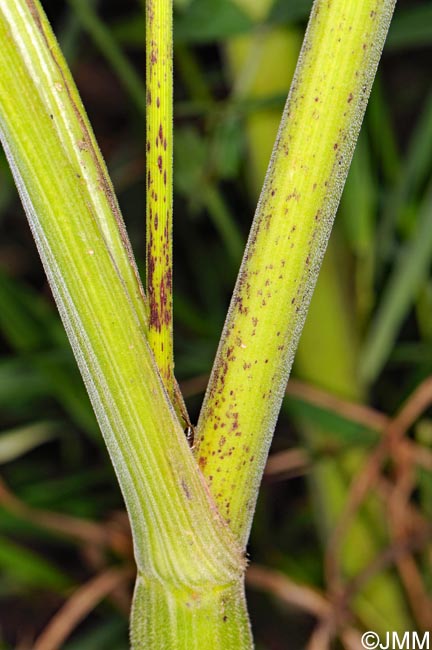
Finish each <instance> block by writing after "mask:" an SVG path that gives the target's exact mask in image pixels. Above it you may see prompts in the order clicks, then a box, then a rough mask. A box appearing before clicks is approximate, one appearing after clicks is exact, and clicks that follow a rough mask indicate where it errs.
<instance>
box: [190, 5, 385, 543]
mask: <svg viewBox="0 0 432 650" xmlns="http://www.w3.org/2000/svg"><path fill="white" fill-rule="evenodd" d="M393 8H394V1H393V0H385V1H382V0H380V1H378V0H367V1H365V2H362V3H358V2H357V0H349V1H347V0H333V1H332V2H324V1H322V0H317V2H315V5H314V9H313V12H312V16H311V20H310V23H309V28H308V31H307V34H306V37H305V42H304V45H303V49H302V53H301V56H300V61H299V65H298V68H297V71H296V76H295V79H294V82H293V86H292V90H291V93H290V96H289V99H288V102H287V106H286V108H285V113H284V117H283V120H282V125H281V129H280V132H279V136H278V140H277V143H276V146H275V150H274V152H273V158H272V161H271V164H270V168H269V171H268V174H267V178H266V182H265V185H264V190H263V193H262V196H261V200H260V203H259V206H258V209H257V213H256V216H255V221H254V224H253V227H252V231H251V235H250V238H249V243H248V246H247V249H246V253H245V257H244V260H243V264H242V267H241V270H240V274H239V278H238V281H237V285H236V289H235V292H234V296H233V300H232V302H231V307H230V310H229V314H228V317H227V321H226V324H225V328H224V332H223V336H222V340H221V344H220V347H219V350H218V354H217V358H216V362H215V366H214V369H213V373H212V377H211V379H210V384H209V388H208V391H207V394H206V398H205V401H204V405H203V409H202V413H201V417H200V421H199V424H198V431H197V443H196V449H195V454H196V457H197V459H198V461H199V465H200V467H201V469H202V471H203V473H204V474H205V476H206V477H207V480H208V482H209V486H210V489H211V492H212V494H213V495H214V498H215V500H216V502H217V503H218V505H219V509H220V512H221V514H222V515H223V516H224V517H225V518H226V520H227V521H228V522H229V523H230V526H231V529H232V530H233V532H234V533H235V534H236V535H237V536H238V538H239V540H240V541H241V543H244V542H245V541H246V540H247V537H248V534H249V529H250V525H251V521H252V516H253V512H254V509H255V502H256V496H257V490H258V486H259V482H260V480H261V475H262V471H263V468H264V463H265V460H266V457H267V453H268V448H269V445H270V442H271V436H272V433H273V430H274V426H275V423H276V419H277V416H278V413H279V409H280V404H281V400H282V397H283V393H284V390H285V386H286V382H287V379H288V375H289V371H290V369H291V365H292V360H293V357H294V352H295V349H296V346H297V342H298V338H299V335H300V332H301V329H302V326H303V323H304V319H305V315H306V311H307V307H308V304H309V301H310V298H311V295H312V291H313V288H314V285H315V282H316V278H317V275H318V272H319V268H320V264H321V260H322V257H323V254H324V250H325V247H326V244H327V240H328V236H329V233H330V229H331V225H332V222H333V218H334V215H335V212H336V209H337V206H338V203H339V199H340V195H341V192H342V188H343V185H344V182H345V179H346V175H347V172H348V167H349V163H350V161H351V157H352V152H353V148H354V145H355V142H356V139H357V136H358V132H359V128H360V124H361V121H362V118H363V114H364V110H365V107H366V102H367V98H368V96H369V92H370V88H371V85H372V81H373V78H374V75H375V71H376V67H377V64H378V60H379V57H380V55H381V51H382V47H383V44H384V40H385V36H386V33H387V30H388V26H389V23H390V19H391V15H392V11H393Z"/></svg>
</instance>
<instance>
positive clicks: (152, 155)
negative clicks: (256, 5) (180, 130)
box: [146, 0, 174, 399]
mask: <svg viewBox="0 0 432 650" xmlns="http://www.w3.org/2000/svg"><path fill="white" fill-rule="evenodd" d="M172 65H173V44H172V0H148V1H147V4H146V83H147V143H146V150H147V219H146V223H147V295H148V299H149V308H150V321H149V334H148V340H149V344H150V347H151V349H152V350H153V354H154V356H155V359H156V363H157V365H158V368H159V371H160V373H161V376H162V379H163V382H164V384H165V387H166V389H167V391H168V395H169V396H170V397H171V399H174V358H173V316H172V205H173V189H172V188H173V179H172V172H173V163H172V160H173V138H172V132H173V69H172Z"/></svg>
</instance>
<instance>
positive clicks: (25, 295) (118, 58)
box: [0, 0, 432, 650]
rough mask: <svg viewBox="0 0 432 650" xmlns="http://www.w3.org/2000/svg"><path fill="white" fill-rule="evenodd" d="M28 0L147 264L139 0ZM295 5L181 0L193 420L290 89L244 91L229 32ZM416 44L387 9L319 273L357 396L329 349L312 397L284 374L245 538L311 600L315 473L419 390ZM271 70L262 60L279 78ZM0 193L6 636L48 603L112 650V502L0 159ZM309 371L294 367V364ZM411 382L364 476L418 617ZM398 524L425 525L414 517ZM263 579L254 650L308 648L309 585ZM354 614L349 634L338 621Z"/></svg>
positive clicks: (424, 215)
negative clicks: (258, 174) (263, 128)
mask: <svg viewBox="0 0 432 650" xmlns="http://www.w3.org/2000/svg"><path fill="white" fill-rule="evenodd" d="M43 5H44V8H45V10H46V12H47V14H48V17H49V18H50V20H51V21H52V22H53V24H54V28H55V30H56V33H57V34H58V37H59V40H60V42H61V45H62V48H63V51H64V52H65V54H66V57H67V59H68V61H69V64H70V65H71V68H72V72H73V74H74V77H75V79H76V81H77V84H78V87H79V89H80V92H81V94H82V97H83V100H84V104H85V105H86V108H87V110H88V112H89V116H90V119H91V122H92V124H93V126H94V129H95V132H96V136H97V139H98V141H99V144H100V146H101V149H102V151H103V153H104V155H105V157H106V160H107V163H108V166H109V169H110V172H111V174H112V178H113V181H114V185H115V187H116V190H117V193H118V196H119V200H120V204H121V207H122V210H123V214H124V216H125V220H126V224H127V227H128V230H129V233H130V236H131V239H132V242H133V246H134V250H135V253H136V256H137V258H138V264H139V265H140V267H141V268H143V260H144V237H145V223H144V211H145V210H144V206H145V198H144V187H145V182H144V177H145V151H144V142H145V122H144V118H145V92H144V72H143V69H144V18H143V6H142V5H143V3H141V5H140V4H139V3H138V2H136V1H135V2H133V1H132V0H128V2H123V3H121V8H120V7H119V6H118V3H114V2H109V1H108V0H105V1H104V2H99V3H98V2H96V1H95V0H92V1H89V0H69V2H65V3H56V2H50V1H48V0H46V1H45V2H43ZM310 5H311V3H310V2H308V0H291V1H290V2H285V1H279V0H275V2H274V3H273V6H272V7H271V9H270V12H269V15H268V18H267V19H266V25H263V24H258V23H257V22H256V21H255V20H253V19H252V18H251V17H250V15H249V14H248V13H247V12H246V11H245V10H243V9H242V8H241V3H240V2H239V3H238V4H233V3H232V2H231V0H219V1H218V3H214V1H213V0H191V1H188V0H182V1H180V0H179V2H178V3H177V10H176V16H175V48H176V49H175V56H176V66H177V72H176V80H175V83H176V85H175V96H176V104H175V115H176V118H175V137H176V141H175V184H176V194H175V209H174V214H175V225H174V228H175V232H174V241H175V250H174V255H175V286H174V291H175V295H174V309H175V346H176V375H177V378H178V379H179V380H180V381H181V382H184V388H185V392H186V394H187V395H189V398H188V404H189V408H190V412H191V414H192V415H193V416H194V418H196V417H197V414H198V409H199V406H200V403H201V399H202V390H203V387H204V385H205V381H203V379H202V377H203V376H205V375H207V374H208V372H209V371H210V368H211V364H212V361H213V357H214V353H215V350H216V346H217V343H218V338H219V335H220V332H221V328H222V325H223V319H224V316H225V312H226V309H227V306H228V302H229V297H230V292H231V291H232V288H233V283H234V280H235V276H236V272H237V268H238V263H239V258H240V256H241V252H242V246H243V243H244V241H245V238H246V235H247V232H248V229H249V225H250V223H251V219H252V214H253V210H254V205H255V200H256V197H255V194H256V193H257V191H258V190H257V189H256V190H255V192H253V191H252V190H251V189H250V169H249V167H248V164H249V150H248V141H247V137H248V136H247V131H246V130H245V128H244V127H245V124H247V120H248V119H249V118H250V117H251V116H254V115H257V114H259V113H260V112H262V111H268V110H279V111H282V106H283V103H284V100H285V97H284V94H283V93H279V94H274V93H272V94H271V95H264V96H260V97H255V98H252V99H251V98H249V99H248V98H247V96H245V95H244V94H242V93H241V92H239V89H238V85H237V86H236V84H233V82H232V78H233V77H232V69H231V68H230V65H229V60H228V57H227V46H228V43H230V42H232V39H233V37H235V36H237V35H239V34H243V35H250V34H252V33H255V32H256V30H259V29H264V28H266V29H272V28H276V27H282V26H287V25H288V26H289V27H290V29H295V30H298V34H299V35H300V34H301V32H302V30H304V27H305V22H306V19H307V16H308V12H309V9H310ZM431 46H432V7H431V6H430V4H429V3H428V2H425V1H424V0H419V1H417V2H414V1H413V0H400V2H399V4H398V8H397V11H396V15H395V18H394V22H393V25H392V27H391V31H390V35H389V39H388V43H387V45H386V48H385V53H384V57H383V60H382V65H381V68H380V72H379V75H378V78H377V82H376V84H375V87H374V91H373V95H372V98H371V102H370V106H369V108H368V111H367V115H366V119H365V124H364V127H363V130H362V134H361V138H360V141H359V144H358V147H357V150H356V154H355V158H354V161H353V166H352V170H351V172H350V177H349V180H348V183H347V186H346V190H345V193H344V197H343V201H342V204H341V208H340V211H339V215H338V218H337V226H336V231H335V233H334V237H333V240H334V242H335V244H334V245H335V246H336V247H337V254H336V255H335V256H334V259H335V260H336V262H335V275H336V276H337V277H338V278H339V280H338V282H340V281H341V280H342V284H343V287H344V288H343V295H344V296H345V298H344V301H343V302H342V303H341V304H339V305H338V306H337V307H336V309H337V310H340V314H337V316H340V319H341V320H344V319H348V320H349V321H350V322H351V323H352V330H353V331H354V333H355V336H354V341H353V343H352V347H353V348H355V355H354V356H355V357H356V359H358V361H357V362H356V369H355V373H356V376H355V378H353V383H356V382H358V383H359V384H361V385H362V392H363V393H364V395H367V399H365V402H367V404H368V405H369V408H368V409H363V410H362V411H361V412H360V411H359V410H358V409H356V408H354V406H353V404H352V402H351V401H349V402H346V401H342V399H349V400H351V399H354V398H356V399H360V396H358V395H352V394H350V392H351V391H350V390H348V388H347V390H341V389H340V388H339V389H336V390H335V391H334V394H333V395H332V396H330V393H329V385H330V386H331V374H332V360H331V359H330V360H329V361H327V366H326V371H325V374H326V375H327V376H319V377H314V378H313V382H312V383H313V384H314V385H315V389H317V388H320V389H325V391H322V392H317V391H316V390H315V392H314V391H312V390H311V381H312V380H311V377H310V376H308V372H306V371H304V370H303V371H302V369H301V368H300V367H298V369H297V374H298V375H300V374H301V375H302V377H303V379H305V380H308V383H307V384H305V383H295V382H293V383H292V387H291V389H290V390H289V393H288V396H287V399H286V404H285V408H284V411H283V414H282V416H281V418H280V422H279V425H278V428H277V433H276V436H275V440H274V443H273V447H272V453H273V454H277V452H282V451H284V450H292V451H291V454H288V455H285V456H278V457H276V456H274V458H273V461H272V463H273V464H270V465H269V468H268V473H267V475H266V477H265V480H264V484H263V487H262V493H261V497H260V501H259V505H258V510H257V515H256V520H255V525H254V529H253V533H252V538H251V543H250V549H249V553H250V558H251V561H252V562H253V563H258V564H259V565H263V566H265V567H267V568H268V569H272V570H278V571H279V572H281V573H283V574H284V575H285V576H286V577H287V578H289V579H291V580H294V581H295V582H296V584H301V585H304V586H308V587H312V588H314V590H315V591H314V592H313V593H314V594H315V595H316V593H317V591H319V592H320V593H321V596H322V598H323V602H328V601H327V600H326V601H325V600H324V599H325V595H326V594H327V598H329V597H330V593H329V583H328V574H327V573H326V570H325V557H326V554H325V549H324V546H323V532H322V531H323V522H322V521H321V520H320V519H322V516H321V515H322V513H320V511H319V509H317V507H316V499H314V490H313V481H310V480H309V476H310V475H311V474H313V470H314V468H316V467H318V468H319V467H320V466H322V464H323V463H325V462H326V460H328V458H331V459H335V458H336V459H337V458H338V455H341V454H343V453H345V452H346V450H347V449H348V450H350V449H364V450H366V451H367V452H368V453H369V454H370V455H372V454H373V453H374V450H376V448H377V441H378V439H379V433H377V431H378V430H379V429H380V428H382V427H383V426H387V425H388V422H387V421H386V420H385V418H384V419H381V420H380V421H379V422H378V419H377V418H379V417H381V418H383V416H382V415H380V413H381V414H387V415H389V416H393V415H394V413H395V412H397V410H398V409H399V408H400V406H401V404H402V403H404V401H406V400H407V399H409V398H410V396H413V395H414V398H413V399H414V401H412V402H411V403H414V406H415V405H416V404H417V402H416V401H415V400H416V399H417V397H416V395H418V393H415V392H414V391H415V389H416V388H417V387H418V386H419V385H421V383H422V382H423V381H424V380H425V379H427V377H428V376H429V375H431V372H432V327H431V318H430V314H431V310H432V282H431V274H430V263H431V255H432V210H431V207H432V193H431V192H432V187H431V185H430V169H431V162H432V95H431V94H430V92H431V88H430V83H429V79H430V68H431V64H432V49H431ZM281 65H283V61H274V66H275V68H276V69H278V68H279V67H280V66H281ZM281 70H282V74H283V67H282V68H281ZM0 188H1V190H0V231H1V235H0V431H1V433H0V464H1V477H2V479H1V481H2V482H1V483H0V505H1V508H0V567H1V570H0V623H1V632H0V635H1V636H0V648H17V649H18V648H21V650H24V649H26V648H36V649H37V650H48V649H49V648H50V647H52V648H55V647H57V646H56V645H55V643H54V645H52V644H53V641H52V639H53V638H54V637H53V636H51V637H50V636H49V634H53V632H52V630H53V627H51V628H46V625H47V624H48V622H49V621H50V620H51V619H52V616H53V615H54V614H55V612H58V611H62V612H63V614H62V616H63V617H62V618H61V619H60V623H61V624H64V625H65V626H66V628H65V629H66V632H64V631H63V633H62V634H63V636H60V637H57V638H64V644H63V642H62V645H61V647H64V648H65V649H66V650H73V649H75V648H76V649H78V648H79V649H80V650H86V649H87V648H88V649H90V648H91V649H92V650H97V649H99V648H100V649H101V650H102V649H103V648H106V647H107V644H109V647H110V649H111V650H125V649H126V648H127V647H128V642H127V613H128V607H129V598H130V590H131V585H132V580H131V574H132V572H133V569H132V566H133V565H132V556H131V549H130V539H129V533H128V525H127V520H126V517H125V514H124V512H123V506H122V501H121V497H120V494H119V490H118V487H117V484H116V481H115V477H114V474H113V471H112V468H111V465H110V463H109V459H108V456H107V454H106V451H105V449H104V445H103V441H102V438H101V437H100V434H99V432H98V429H97V426H96V422H95V419H94V416H93V414H92V412H91V409H90V405H89V402H88V399H87V396H86V394H85V391H84V388H83V386H82V382H81V379H80V377H79V374H78V371H77V369H76V368H75V362H74V360H73V358H72V354H71V352H70V350H69V347H68V344H67V341H66V337H65V335H64V333H63V331H62V328H61V325H60V323H59V319H58V316H57V314H56V311H55V308H54V305H53V301H52V298H51V295H50V292H49V289H48V287H47V284H46V280H45V277H44V275H43V272H42V268H41V265H40V262H39V259H38V257H37V253H36V250H35V247H34V244H33V242H32V239H31V235H30V232H29V230H28V226H27V223H26V220H25V219H24V215H23V212H22V208H21V206H20V204H19V202H18V199H17V196H16V191H15V189H14V186H13V183H12V180H11V177H10V175H9V171H8V169H7V165H6V162H5V159H4V156H3V155H1V158H0ZM320 309H321V314H322V318H323V320H324V319H325V314H326V313H327V312H328V311H329V310H332V309H333V310H334V309H335V307H334V304H333V303H332V301H331V297H330V298H329V297H327V298H324V299H323V302H321V306H320ZM311 327H312V332H311V330H309V332H308V337H311V338H310V339H308V340H310V341H311V344H310V346H308V348H309V350H310V354H311V355H316V354H317V352H316V351H317V350H319V348H320V340H321V336H322V332H321V331H320V327H318V328H317V327H316V326H313V325H312V326H311ZM305 354H307V350H306V352H302V357H303V356H304V355H305ZM353 354H354V353H353ZM299 365H300V364H299ZM336 365H337V364H336ZM308 367H309V366H308V362H307V360H306V362H303V363H302V368H303V369H304V368H308ZM309 374H310V373H309ZM424 386H426V388H425V391H424V393H425V395H426V398H425V399H424V400H423V402H421V405H423V406H422V408H421V409H418V412H416V416H415V417H414V418H413V422H412V423H411V422H410V423H409V424H410V427H409V429H408V431H407V432H406V435H405V437H404V443H406V444H404V445H399V447H397V450H396V451H395V452H394V453H393V455H392V456H391V457H390V458H388V459H386V462H385V463H384V464H383V469H382V472H381V475H380V481H381V483H380V485H381V488H380V490H378V487H377V485H378V484H377V482H376V481H375V483H374V485H373V487H374V489H375V488H376V489H377V491H378V492H379V498H380V499H383V498H384V499H387V500H388V502H391V496H392V494H396V495H399V502H402V501H403V500H404V499H405V501H406V502H407V504H408V505H409V509H410V510H409V516H408V515H407V512H408V511H407V510H406V509H405V510H404V517H403V518H402V523H401V522H400V521H399V520H398V525H397V526H395V525H393V524H394V521H393V520H391V521H390V520H389V522H388V525H387V523H386V525H385V527H384V528H385V532H384V537H383V540H382V549H383V552H384V553H385V549H387V551H388V553H387V555H389V558H390V559H388V560H385V558H384V559H383V556H379V557H378V564H377V566H376V567H375V568H374V571H375V572H376V571H378V572H379V571H381V570H382V569H383V568H384V567H385V566H387V565H388V564H390V565H391V566H392V567H394V573H395V576H396V579H397V581H398V582H400V584H401V587H402V590H403V591H404V594H405V597H406V602H407V609H408V610H410V609H411V610H412V609H415V608H413V602H414V601H415V602H418V603H419V607H420V609H422V611H423V610H424V611H426V610H427V608H428V606H429V610H430V604H431V603H430V598H431V597H430V591H431V583H432V569H431V564H430V547H429V548H428V541H429V539H430V528H429V526H428V525H427V523H425V522H427V520H428V518H429V517H430V514H431V509H432V505H431V504H432V501H431V494H432V481H431V473H430V472H431V469H432V461H431V458H432V454H431V445H432V423H431V422H430V420H429V419H428V413H427V410H425V408H426V406H427V403H428V397H427V396H428V390H429V392H430V389H429V388H428V384H425V385H424ZM371 407H373V409H375V410H372V408H371ZM379 412H380V413H379ZM374 418H375V419H374ZM386 423H387V424H386ZM411 424H414V425H415V426H411ZM316 427H318V428H319V429H320V430H321V431H322V432H323V433H324V435H323V438H322V441H321V442H320V444H319V445H316V444H314V445H312V444H311V441H310V438H308V437H307V436H306V438H305V437H304V435H302V433H301V432H302V431H303V430H304V429H305V428H306V429H307V428H309V429H310V428H316ZM396 452H397V453H396ZM413 459H414V460H413ZM278 463H279V464H278ZM407 475H408V478H407ZM349 480H351V478H350V477H348V478H347V485H348V484H349ZM407 483H408V487H407ZM383 485H384V488H383V487H382V486H383ZM385 485H387V487H388V486H389V485H390V487H391V490H393V491H396V492H392V493H391V494H390V496H389V493H388V492H387V493H386V492H385ZM398 490H399V492H398ZM347 492H348V489H347ZM383 495H384V496H383ZM411 515H412V516H411ZM414 519H415V521H419V522H421V523H422V526H420V524H419V528H418V529H417V528H416V527H415V526H414V524H413V521H414ZM392 521H393V524H392ZM423 524H424V525H423ZM324 527H325V526H324ZM419 530H420V532H421V534H420V533H419ZM339 532H340V531H339ZM342 532H343V531H342ZM402 533H403V536H402ZM341 534H342V533H341ZM401 540H402V541H401ZM179 543H181V542H179ZM398 543H399V544H400V547H399V551H398V550H397V549H398V547H397V544H398ZM403 545H405V546H403ZM402 547H403V548H405V547H407V550H406V551H404V553H405V554H403V553H402V551H401V548H402ZM395 549H396V550H395ZM402 550H403V549H402ZM354 551H355V552H356V553H361V548H360V549H359V548H356V549H354ZM398 552H399V555H398ZM401 553H402V557H403V558H405V559H404V561H403V562H402V565H403V566H402V567H401V562H400V556H401ZM327 556H328V553H327ZM380 558H381V559H380ZM398 558H399V559H398ZM407 558H408V559H409V560H410V561H411V564H410V565H409V567H410V568H409V567H408V569H407V566H408V565H407V562H406V560H407ZM394 565H395V566H394ZM254 576H255V577H254ZM258 583H259V584H258ZM278 584H279V583H278V582H277V580H275V575H274V574H272V573H267V574H264V578H263V576H262V575H261V577H260V574H259V572H255V573H253V572H251V578H250V592H249V595H248V599H249V604H250V610H251V616H252V621H253V626H254V633H255V638H256V640H257V643H258V647H261V648H266V649H267V650H273V649H275V650H276V649H279V648H281V649H282V648H286V647H288V640H289V642H290V646H289V647H290V648H292V650H296V648H303V647H305V645H306V643H307V639H309V638H310V635H311V632H312V630H313V629H314V627H315V624H316V619H317V617H318V618H319V616H318V615H317V611H315V612H314V610H313V606H312V605H311V598H312V596H311V593H312V592H309V591H306V592H305V594H306V595H305V596H304V597H305V598H306V602H307V603H309V605H310V606H309V607H308V606H306V607H305V606H304V604H303V605H302V602H303V601H304V598H303V600H302V597H301V596H300V595H297V596H296V595H295V593H294V592H293V591H291V592H289V590H288V587H289V585H290V584H291V583H288V582H286V583H283V588H282V587H281V588H279V589H278ZM258 586H259V588H258V589H257V587H258ZM77 590H78V591H77ZM76 593H78V596H79V597H78V598H76V597H75V598H74V596H73V594H76ZM416 599H417V600H416ZM312 600H313V598H312ZM288 601H289V603H290V604H288ZM320 602H321V601H320ZM65 603H66V609H63V610H62V609H61V608H62V607H63V608H64V607H65ZM345 604H346V605H347V606H348V605H349V603H348V602H347V603H345ZM313 612H314V613H313ZM425 616H426V615H424V616H423V617H422V616H420V615H419V614H418V612H415V611H414V612H413V617H414V619H415V620H414V623H415V625H416V626H417V627H418V628H419V629H422V628H425V627H426V626H427V625H428V620H427V616H426V618H425ZM81 619H82V620H81ZM429 624H430V618H429ZM356 626H357V627H358V629H361V627H360V624H357V622H356V621H355V620H354V627H356ZM44 629H45V636H40V635H41V634H43V630H44ZM69 632H70V634H69ZM57 634H58V632H57ZM38 638H39V641H37V642H35V640H36V639H38ZM50 639H51V641H50ZM50 643H51V645H50ZM320 647H324V646H320ZM347 647H348V646H347Z"/></svg>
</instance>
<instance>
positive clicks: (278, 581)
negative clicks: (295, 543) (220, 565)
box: [246, 564, 331, 619]
mask: <svg viewBox="0 0 432 650" xmlns="http://www.w3.org/2000/svg"><path fill="white" fill-rule="evenodd" d="M246 584H247V585H248V586H249V587H252V588H253V589H258V590H260V591H265V592H266V593H269V594H271V595H272V596H275V597H276V598H277V599H278V600H280V601H282V602H283V603H285V604H286V605H289V606H290V607H296V608H298V609H302V610H303V611H306V612H308V613H309V614H312V615H313V616H315V617H316V618H320V619H322V618H325V617H328V616H329V615H330V613H331V605H330V603H329V602H328V601H327V600H326V598H325V596H324V595H323V594H321V593H320V592H319V591H318V590H316V589H312V588H311V587H308V586H305V585H300V584H298V583H296V582H294V581H293V580H290V579H289V578H288V577H287V576H285V575H284V574H283V573H280V572H279V571H274V570H273V569H267V568H266V567H263V566H259V565H257V564H251V566H250V567H249V568H248V570H247V573H246Z"/></svg>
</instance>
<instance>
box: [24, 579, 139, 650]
mask: <svg viewBox="0 0 432 650" xmlns="http://www.w3.org/2000/svg"><path fill="white" fill-rule="evenodd" d="M133 575H134V571H133V570H132V569H108V570H107V571H104V572H103V573H101V574H99V575H98V576H96V577H95V578H92V580H90V581H89V582H87V583H86V584H84V585H82V586H81V587H79V588H78V589H77V590H76V591H75V592H74V593H73V594H72V596H71V597H70V598H69V600H68V601H66V603H65V604H64V605H63V606H62V607H61V609H60V610H59V611H58V612H57V614H55V615H54V616H53V618H52V619H51V621H50V623H48V625H47V626H46V628H45V629H44V630H43V632H42V633H41V635H40V636H39V638H38V639H37V640H36V642H35V643H34V645H33V650H58V649H59V648H61V646H62V644H63V643H64V642H65V640H66V639H67V638H68V637H69V636H70V634H71V633H72V632H73V630H74V629H75V628H76V626H77V625H78V624H79V623H80V622H81V621H82V620H83V619H84V618H86V616H88V614H89V613H90V612H91V611H92V610H93V609H94V608H95V607H96V605H97V604H98V603H99V602H100V601H102V600H103V599H104V598H106V597H107V596H108V595H109V594H110V593H112V592H113V591H114V590H115V589H116V588H117V587H119V586H120V585H122V584H124V583H125V582H126V581H127V580H130V579H131V578H132V577H133Z"/></svg>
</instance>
